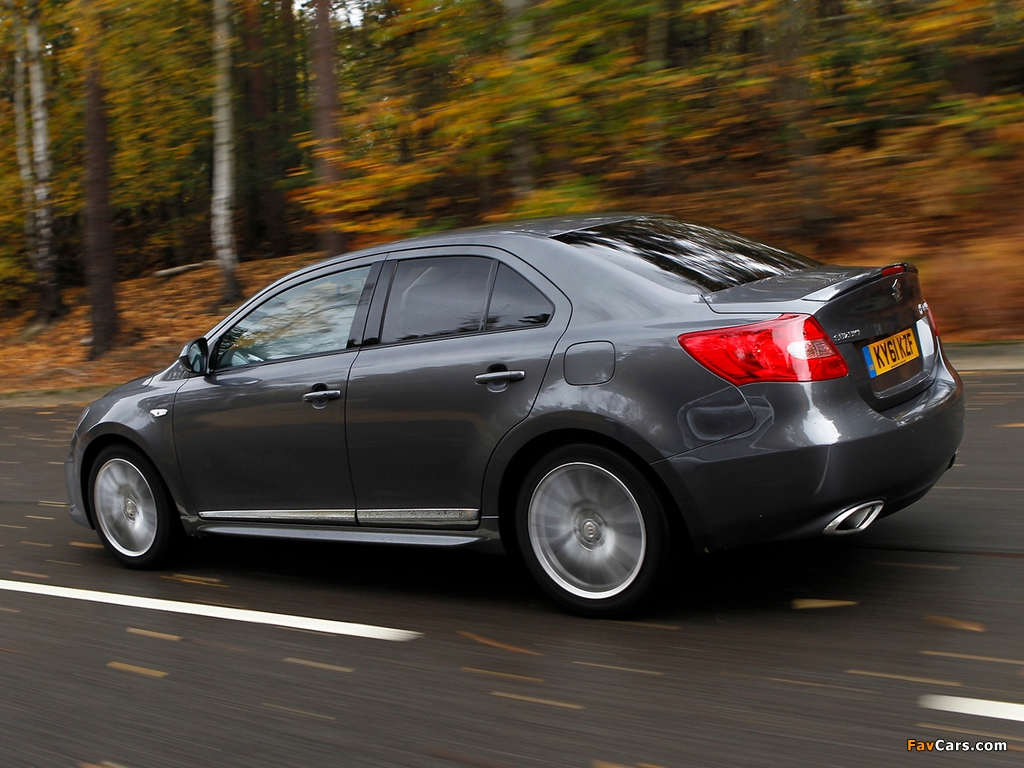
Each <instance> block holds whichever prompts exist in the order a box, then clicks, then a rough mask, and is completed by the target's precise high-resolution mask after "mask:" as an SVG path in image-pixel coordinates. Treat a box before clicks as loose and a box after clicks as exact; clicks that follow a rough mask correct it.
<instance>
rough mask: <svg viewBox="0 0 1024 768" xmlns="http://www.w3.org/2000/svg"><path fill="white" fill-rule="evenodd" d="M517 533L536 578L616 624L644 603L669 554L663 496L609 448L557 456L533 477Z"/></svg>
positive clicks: (568, 450) (571, 603) (523, 495)
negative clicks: (616, 619) (617, 617)
mask: <svg viewBox="0 0 1024 768" xmlns="http://www.w3.org/2000/svg"><path fill="white" fill-rule="evenodd" d="M516 527H517V534H518V538H519V543H520V548H521V550H522V553H523V556H524V558H525V560H526V564H527V567H528V568H529V569H530V572H531V573H532V574H533V576H534V577H535V578H536V579H537V581H538V582H539V583H540V584H541V586H542V587H543V588H544V589H545V590H546V591H547V592H548V594H550V595H551V596H552V597H554V598H555V600H557V601H558V602H560V603H561V604H562V605H564V606H566V607H568V608H571V609H572V610H574V611H577V612H579V613H585V614H588V615H592V616H609V615H612V614H616V613H621V612H622V611H625V610H627V609H629V608H631V607H633V606H634V605H636V604H637V602H639V601H640V600H641V599H642V598H643V597H644V595H645V594H646V593H647V592H648V590H649V589H650V587H651V586H652V584H653V583H654V582H655V580H656V577H657V575H658V572H659V570H660V569H661V564H662V562H663V560H664V559H665V552H666V551H667V549H668V526H667V525H666V520H665V513H664V510H663V509H662V506H661V503H660V502H659V501H658V498H657V496H656V494H655V493H654V492H653V490H652V489H651V487H650V484H649V483H648V482H647V480H646V479H645V478H644V476H643V475H642V474H641V473H640V472H639V471H638V470H637V469H636V467H634V466H633V465H632V464H631V463H630V462H629V461H627V460H625V459H624V458H623V457H621V456H620V455H618V454H617V453H615V452H613V451H610V450H608V449H606V448H602V447H599V446H591V445H571V446H565V447H563V448H559V449H556V450H554V451H552V452H551V453H549V454H548V455H547V456H545V457H544V458H543V459H541V460H540V461H539V462H538V463H537V464H536V465H535V466H534V467H533V469H532V470H530V472H529V473H528V474H527V476H526V478H525V480H524V482H523V486H522V489H521V491H520V494H519V503H518V506H517V510H516Z"/></svg>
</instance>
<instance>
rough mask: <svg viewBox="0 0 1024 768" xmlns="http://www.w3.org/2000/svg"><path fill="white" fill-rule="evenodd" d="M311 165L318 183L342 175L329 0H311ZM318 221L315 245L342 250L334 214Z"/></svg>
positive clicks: (335, 180)
mask: <svg viewBox="0 0 1024 768" xmlns="http://www.w3.org/2000/svg"><path fill="white" fill-rule="evenodd" d="M313 8H314V14H315V15H314V22H313V88H314V94H315V95H314V105H313V138H314V140H315V146H314V148H313V167H314V170H315V173H316V179H317V182H318V183H319V184H321V185H323V186H324V187H327V188H330V187H332V186H336V185H337V184H338V181H339V180H340V178H341V176H340V174H339V172H338V166H337V165H336V164H335V163H332V162H331V160H330V157H331V152H332V151H333V150H335V149H336V145H337V126H336V125H335V121H336V119H337V110H338V88H337V83H336V81H335V77H334V58H335V56H334V20H333V14H332V7H331V0H313ZM317 218H318V222H317V237H318V245H319V249H320V250H321V251H324V252H326V253H327V254H329V255H334V254H338V253H342V252H344V250H345V237H344V233H343V232H341V231H340V230H339V229H338V228H337V226H336V221H335V219H336V216H333V215H331V214H330V213H321V214H320V215H319V216H318V217H317Z"/></svg>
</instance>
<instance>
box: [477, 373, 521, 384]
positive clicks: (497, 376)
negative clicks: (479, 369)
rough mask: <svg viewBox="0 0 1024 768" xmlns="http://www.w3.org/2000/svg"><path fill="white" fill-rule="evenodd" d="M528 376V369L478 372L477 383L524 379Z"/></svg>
mask: <svg viewBox="0 0 1024 768" xmlns="http://www.w3.org/2000/svg"><path fill="white" fill-rule="evenodd" d="M525 378H526V371H491V372H490V373H478V374H477V375H476V383H477V384H493V383H494V382H496V381H522V380H523V379H525Z"/></svg>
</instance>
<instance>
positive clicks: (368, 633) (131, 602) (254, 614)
mask: <svg viewBox="0 0 1024 768" xmlns="http://www.w3.org/2000/svg"><path fill="white" fill-rule="evenodd" d="M0 589H2V590H6V591H8V592H24V593H27V594H31V595H46V596H48V597H64V598H67V599H69V600H83V601H85V602H89V603H104V604H106V605H121V606H125V607H126V608H143V609H146V610H150V611H163V612H165V613H180V614H185V615H187V616H206V617H208V618H213V619H227V620H228V621H243V622H246V623H249V624H266V625H268V626H272V627H287V628H289V629H310V630H313V631H316V632H326V633H328V634H331V635H347V636H350V637H366V638H369V639H371V640H391V641H394V642H405V641H408V640H415V639H416V638H417V637H422V636H423V633H422V632H413V631H411V630H407V629H392V628H391V627H378V626H374V625H373V624H356V623H353V622H348V621H331V620H329V619H315V618H312V617H309V616H291V615H288V614H285V613H266V612H264V611H250V610H245V609H242V608H223V607H221V606H219V605H204V604H203V603H186V602H182V601H179V600H161V599H158V598H153V597H139V596H136V595H120V594H117V593H115V592H96V591H93V590H91V589H75V588H72V587H57V586H53V585H51V584H29V583H26V582H23V581H8V580H6V579H0Z"/></svg>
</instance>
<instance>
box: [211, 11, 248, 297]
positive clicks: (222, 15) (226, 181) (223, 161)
mask: <svg viewBox="0 0 1024 768" xmlns="http://www.w3.org/2000/svg"><path fill="white" fill-rule="evenodd" d="M213 57H214V62H215V67H216V69H215V74H214V93H213V131H214V138H213V199H212V202H211V210H210V228H211V231H212V234H213V248H214V253H215V254H216V257H217V262H218V264H219V265H220V271H221V277H222V278H223V280H224V290H223V300H224V301H225V302H226V303H235V302H237V301H238V300H239V299H240V298H241V297H242V291H241V286H240V285H239V283H238V277H237V274H236V271H237V267H238V255H237V253H236V251H235V232H234V209H233V204H234V187H235V137H234V133H233V125H234V120H233V116H232V105H231V93H232V88H231V3H230V0H214V2H213Z"/></svg>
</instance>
